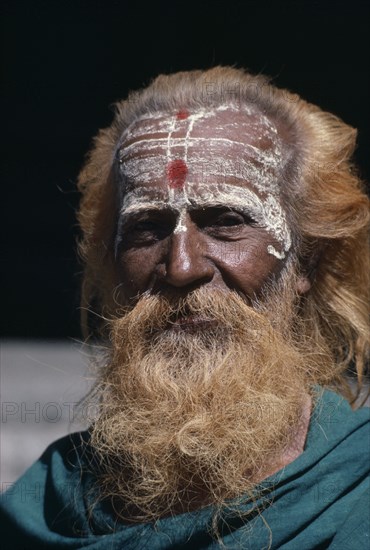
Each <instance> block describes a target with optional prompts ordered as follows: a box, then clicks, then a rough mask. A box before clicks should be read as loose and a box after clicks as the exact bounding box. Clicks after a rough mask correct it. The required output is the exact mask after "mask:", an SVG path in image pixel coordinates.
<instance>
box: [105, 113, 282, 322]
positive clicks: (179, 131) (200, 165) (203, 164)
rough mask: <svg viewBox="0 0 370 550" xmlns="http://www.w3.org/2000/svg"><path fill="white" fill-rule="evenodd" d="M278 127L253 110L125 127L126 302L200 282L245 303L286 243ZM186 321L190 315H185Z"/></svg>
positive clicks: (122, 248) (120, 248) (119, 247)
mask: <svg viewBox="0 0 370 550" xmlns="http://www.w3.org/2000/svg"><path fill="white" fill-rule="evenodd" d="M288 154H289V149H288V146H287V144H286V140H285V139H284V136H283V129H282V128H279V127H278V126H277V125H276V124H275V123H274V122H272V121H271V120H270V119H269V118H268V117H266V116H265V115H263V114H262V113H260V112H259V111H258V110H257V109H256V108H254V107H250V108H249V107H243V108H242V109H240V108H239V109H237V108H235V107H232V106H223V107H219V108H214V109H207V110H205V111H202V110H197V111H196V112H193V113H191V112H188V111H185V110H184V111H179V112H177V113H174V114H173V115H169V114H161V113H156V114H155V115H153V116H146V117H143V118H142V119H140V120H139V121H137V122H135V123H133V124H132V125H131V126H130V127H129V128H128V129H127V130H126V132H125V133H124V135H123V138H122V145H121V147H120V151H119V155H120V161H121V173H122V176H123V179H124V182H125V189H126V191H125V194H124V198H123V203H122V205H121V211H120V218H119V225H118V233H117V238H116V255H117V260H118V270H119V277H120V282H121V283H122V285H121V287H122V289H123V290H122V291H123V294H124V299H125V301H126V302H129V301H130V300H132V299H134V298H135V297H139V296H140V295H141V294H142V293H144V292H146V291H149V292H150V293H156V292H159V293H163V294H166V295H168V296H170V297H173V298H180V297H186V296H187V295H188V294H189V293H190V292H191V291H192V290H195V289H197V288H200V287H204V288H207V289H209V290H221V291H225V290H229V289H233V290H236V291H237V292H238V293H239V294H241V295H242V296H244V297H245V298H246V299H247V300H248V301H250V300H251V299H252V298H253V297H255V296H258V295H259V293H260V291H261V289H262V288H263V286H264V284H265V283H266V282H267V281H268V280H269V279H270V278H271V276H273V275H275V276H278V275H279V273H280V271H281V270H282V268H283V267H284V264H285V260H286V256H287V253H288V252H289V249H290V247H291V235H290V231H289V227H288V224H287V220H286V213H285V210H284V207H283V205H282V203H281V200H280V196H279V186H280V184H281V178H282V173H283V168H284V165H285V163H286V160H287V157H288ZM189 322H190V323H191V321H189Z"/></svg>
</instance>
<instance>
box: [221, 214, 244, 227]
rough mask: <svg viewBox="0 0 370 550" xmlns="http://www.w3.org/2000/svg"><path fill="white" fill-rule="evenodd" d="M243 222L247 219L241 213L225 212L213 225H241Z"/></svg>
mask: <svg viewBox="0 0 370 550" xmlns="http://www.w3.org/2000/svg"><path fill="white" fill-rule="evenodd" d="M243 223H245V220H244V218H243V216H241V215H240V214H223V215H221V216H219V217H218V218H217V219H215V220H214V222H213V225H216V226H218V227H232V226H233V225H241V224H243Z"/></svg>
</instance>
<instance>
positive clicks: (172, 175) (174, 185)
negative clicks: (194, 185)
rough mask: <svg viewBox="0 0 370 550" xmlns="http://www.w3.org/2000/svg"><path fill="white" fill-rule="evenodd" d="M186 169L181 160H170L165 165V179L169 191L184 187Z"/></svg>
mask: <svg viewBox="0 0 370 550" xmlns="http://www.w3.org/2000/svg"><path fill="white" fill-rule="evenodd" d="M187 173H188V167H187V166H186V164H185V162H184V161H183V160H180V159H177V160H171V162H169V163H168V164H167V178H168V183H169V186H170V188H171V189H182V188H183V187H184V185H185V179H186V175H187Z"/></svg>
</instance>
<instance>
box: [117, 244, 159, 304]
mask: <svg viewBox="0 0 370 550" xmlns="http://www.w3.org/2000/svg"><path fill="white" fill-rule="evenodd" d="M157 256H158V254H157V252H156V250H155V249H150V250H148V249H143V248H142V249H137V250H134V249H131V250H126V251H125V252H122V253H121V254H120V255H119V258H118V260H117V263H116V269H117V272H118V277H119V281H120V283H121V288H122V291H123V294H124V295H125V296H127V297H128V298H131V297H133V296H135V295H136V294H137V293H138V292H144V291H145V290H147V288H148V286H149V283H150V280H151V278H152V275H153V272H154V271H155V267H156V265H157V261H158V260H157Z"/></svg>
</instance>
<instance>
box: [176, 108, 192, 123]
mask: <svg viewBox="0 0 370 550" xmlns="http://www.w3.org/2000/svg"><path fill="white" fill-rule="evenodd" d="M188 116H189V111H187V110H186V109H180V111H177V113H176V118H177V120H185V119H186V118H188Z"/></svg>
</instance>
